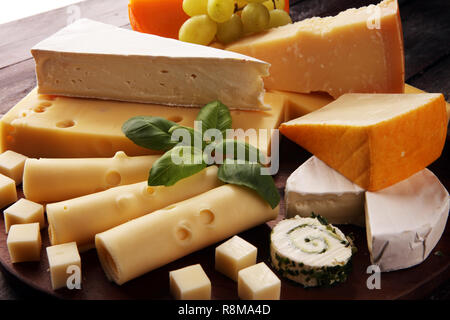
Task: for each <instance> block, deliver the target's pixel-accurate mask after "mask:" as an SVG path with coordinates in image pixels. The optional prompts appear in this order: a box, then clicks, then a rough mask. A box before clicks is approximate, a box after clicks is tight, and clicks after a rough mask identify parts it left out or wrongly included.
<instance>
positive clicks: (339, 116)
mask: <svg viewBox="0 0 450 320" xmlns="http://www.w3.org/2000/svg"><path fill="white" fill-rule="evenodd" d="M280 131H281V133H283V134H284V135H285V136H287V137H288V138H289V139H291V140H293V141H294V142H296V143H297V144H299V145H300V146H302V147H303V148H305V149H306V150H308V151H309V152H311V153H313V154H314V155H315V156H317V157H318V158H319V159H321V160H322V161H323V162H325V163H326V164H327V165H329V166H330V167H332V168H333V169H335V170H337V171H338V172H340V173H341V174H342V175H343V176H345V177H346V178H347V179H349V180H351V181H352V182H354V183H356V184H358V185H359V186H360V187H362V188H363V189H365V190H369V191H376V190H380V189H383V188H386V187H388V186H391V185H393V184H395V183H397V182H399V181H402V180H404V179H406V178H408V177H410V176H411V175H413V174H414V173H416V172H418V171H420V170H422V169H424V168H425V167H426V166H428V165H429V164H430V163H432V162H433V161H434V160H436V159H437V158H438V157H439V156H440V154H441V152H442V149H443V147H444V143H445V137H446V134H447V113H446V110H445V100H444V97H443V95H442V94H439V93H422V94H345V95H343V96H341V97H340V98H339V99H337V100H336V101H334V102H332V103H330V104H328V105H327V106H325V107H323V108H321V109H319V110H317V111H314V112H312V113H309V114H307V115H305V116H303V117H300V118H298V119H295V120H291V121H289V122H286V123H283V124H282V125H281V126H280Z"/></svg>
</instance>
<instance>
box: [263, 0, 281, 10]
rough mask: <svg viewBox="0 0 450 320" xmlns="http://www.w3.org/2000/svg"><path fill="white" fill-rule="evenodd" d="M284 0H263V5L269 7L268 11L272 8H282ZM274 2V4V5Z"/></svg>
mask: <svg viewBox="0 0 450 320" xmlns="http://www.w3.org/2000/svg"><path fill="white" fill-rule="evenodd" d="M284 1H285V0H267V1H264V2H263V5H264V6H265V7H266V8H267V9H269V11H272V10H274V9H284V6H285V3H284ZM274 4H275V5H274Z"/></svg>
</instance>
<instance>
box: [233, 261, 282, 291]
mask: <svg viewBox="0 0 450 320" xmlns="http://www.w3.org/2000/svg"><path fill="white" fill-rule="evenodd" d="M280 293H281V281H280V279H278V277H277V276H276V275H275V273H273V271H272V270H270V269H269V267H268V266H267V265H266V264H265V263H264V262H260V263H258V264H255V265H253V266H250V267H247V268H245V269H242V270H240V271H239V276H238V296H239V298H241V299H242V300H280Z"/></svg>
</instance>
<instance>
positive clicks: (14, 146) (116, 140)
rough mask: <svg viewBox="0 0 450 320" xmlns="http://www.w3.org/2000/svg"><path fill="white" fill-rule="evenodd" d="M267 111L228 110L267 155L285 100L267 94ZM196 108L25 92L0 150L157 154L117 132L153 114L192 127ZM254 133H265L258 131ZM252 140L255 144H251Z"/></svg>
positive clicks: (44, 154) (8, 118)
mask: <svg viewBox="0 0 450 320" xmlns="http://www.w3.org/2000/svg"><path fill="white" fill-rule="evenodd" d="M264 99H265V102H266V104H268V105H270V106H271V110H267V111H243V110H231V117H232V119H233V128H235V129H238V128H240V129H243V130H242V131H243V132H242V135H241V134H240V133H239V132H237V134H238V135H237V136H238V138H239V139H243V138H244V134H245V131H248V129H252V130H256V134H257V135H256V138H257V139H253V140H250V141H249V142H250V143H251V144H253V145H257V146H258V147H259V148H260V150H261V151H263V152H266V153H267V154H270V146H271V139H272V132H271V130H273V129H276V128H278V126H279V125H280V123H281V122H283V117H284V102H285V98H284V97H283V96H281V95H278V94H273V93H267V94H266V95H265V97H264ZM198 112H199V109H198V108H183V107H168V106H161V105H146V104H143V103H131V102H119V101H103V100H94V99H81V98H68V97H56V96H48V95H39V94H38V93H37V90H36V89H34V90H33V91H31V92H30V93H29V94H28V95H27V96H26V97H25V98H24V99H22V100H21V101H20V102H19V103H18V104H17V105H16V106H15V107H14V108H12V109H11V110H10V111H9V112H8V113H7V114H6V115H4V116H3V117H2V119H1V120H0V128H1V142H0V146H1V148H0V149H1V150H0V151H2V152H3V151H5V150H14V151H16V152H19V153H21V154H24V155H26V156H28V157H32V158H84V157H85V158H88V157H112V156H114V154H115V153H116V152H117V151H124V152H125V153H126V154H127V155H128V156H139V155H148V154H156V153H160V152H159V151H154V150H149V149H145V148H142V147H140V146H138V145H136V144H134V143H133V142H132V141H131V140H129V139H128V138H127V137H126V136H125V135H124V134H123V133H122V131H121V128H122V125H123V124H124V123H125V121H127V120H128V119H130V118H131V117H134V116H142V115H148V116H158V117H163V118H166V119H168V120H171V121H174V122H177V123H179V124H180V125H183V126H188V127H193V126H194V120H195V118H196V116H197V114H198ZM259 129H266V130H265V131H264V130H262V131H259ZM255 140H256V141H255Z"/></svg>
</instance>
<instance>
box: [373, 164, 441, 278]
mask: <svg viewBox="0 0 450 320" xmlns="http://www.w3.org/2000/svg"><path fill="white" fill-rule="evenodd" d="M448 212H449V194H448V191H447V190H446V189H445V187H444V186H443V185H442V184H441V183H440V181H439V179H438V178H437V177H436V176H435V175H434V174H433V173H432V172H431V171H430V170H428V169H424V170H422V171H419V172H418V173H416V174H415V175H413V176H411V177H410V178H408V179H406V180H404V181H402V182H399V183H397V184H395V185H393V186H391V187H389V188H386V189H383V190H381V191H378V192H366V232H367V243H368V246H369V252H370V260H371V262H372V263H373V264H377V265H378V266H379V267H380V269H381V271H394V270H399V269H404V268H408V267H412V266H414V265H417V264H419V263H421V262H422V261H424V260H425V259H426V258H427V257H428V255H429V254H430V252H431V251H432V250H433V248H434V247H435V246H436V244H437V243H438V241H439V239H440V238H441V236H442V233H443V232H444V230H445V225H446V223H447V218H448Z"/></svg>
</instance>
